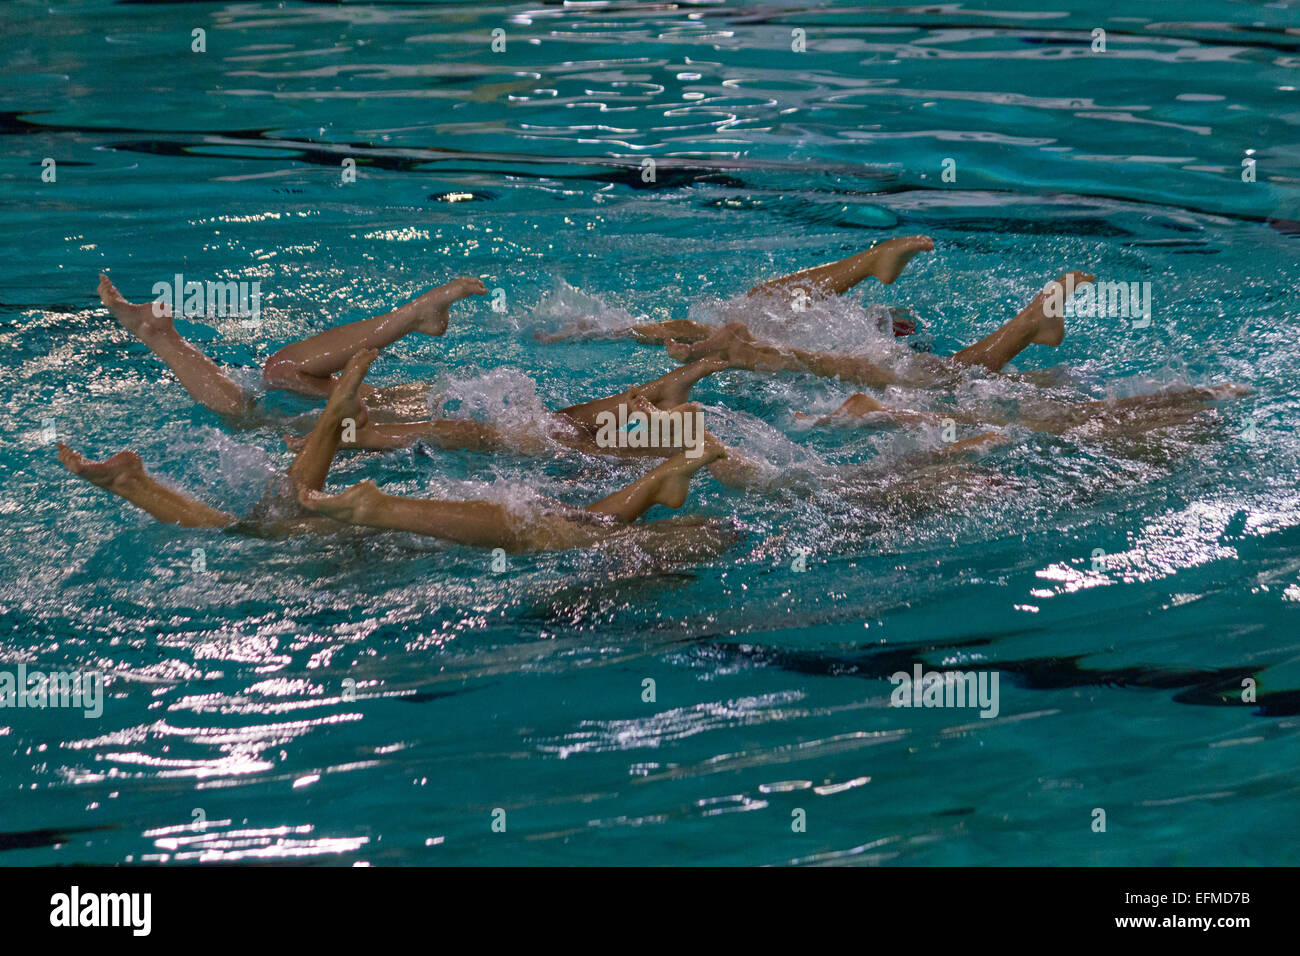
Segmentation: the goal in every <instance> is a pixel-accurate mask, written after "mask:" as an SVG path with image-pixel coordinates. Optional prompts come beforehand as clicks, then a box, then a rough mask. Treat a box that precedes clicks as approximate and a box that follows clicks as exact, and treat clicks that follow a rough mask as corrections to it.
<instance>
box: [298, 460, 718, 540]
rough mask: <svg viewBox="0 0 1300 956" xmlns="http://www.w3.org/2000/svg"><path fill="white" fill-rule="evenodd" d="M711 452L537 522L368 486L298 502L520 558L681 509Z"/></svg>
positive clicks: (555, 506) (309, 495)
mask: <svg viewBox="0 0 1300 956" xmlns="http://www.w3.org/2000/svg"><path fill="white" fill-rule="evenodd" d="M710 454H721V451H720V450H716V451H715V452H706V453H705V454H704V455H701V456H700V457H698V458H696V459H693V460H692V459H688V458H686V456H685V455H678V456H677V457H675V458H673V459H672V460H670V461H668V462H665V463H664V464H662V465H660V466H658V467H657V468H655V469H654V470H652V471H651V472H650V473H649V474H647V475H645V476H643V477H642V478H639V479H637V480H636V481H635V482H633V483H632V484H631V485H629V486H628V487H627V488H624V489H622V491H619V492H616V493H615V494H613V495H610V496H609V497H607V498H604V499H601V500H600V501H598V502H596V503H595V504H593V505H590V506H589V507H588V508H587V509H585V510H584V509H578V508H572V507H569V506H568V505H565V504H562V503H560V502H558V501H557V502H551V503H549V505H548V513H546V514H544V515H541V516H538V517H535V518H526V519H520V518H519V517H518V516H516V515H514V514H512V513H511V512H510V510H509V509H507V508H506V507H505V506H504V505H502V504H498V503H497V502H494V501H484V500H474V501H448V500H440V499H430V498H403V497H398V496H395V495H387V494H384V492H382V491H380V490H379V488H378V487H376V486H375V484H374V483H373V482H369V481H363V482H361V483H360V484H357V485H353V486H352V487H351V488H349V489H347V490H346V491H344V492H342V493H341V494H337V495H324V494H321V493H319V492H315V491H311V490H308V489H304V490H303V491H302V492H301V493H300V501H301V502H302V504H303V506H304V507H306V508H308V509H310V510H312V511H316V512H319V513H320V514H324V515H328V516H329V517H331V518H333V519H335V520H336V521H341V522H344V523H347V524H355V525H363V526H366V527H371V528H385V529H389V530H394V531H408V532H412V533H415V534H422V535H429V536H430V537H435V538H443V539H445V540H448V541H454V542H457V543H459V544H466V545H471V546H474V547H483V548H504V549H505V550H507V551H514V552H518V551H536V550H554V549H563V548H572V547H583V546H587V545H590V544H593V543H596V542H598V541H600V540H601V539H602V538H605V537H608V536H609V535H610V534H611V533H613V532H614V531H615V530H616V529H617V528H619V527H620V526H621V525H623V524H625V523H627V522H631V521H633V520H635V519H636V518H637V517H638V516H640V515H641V514H642V513H643V512H645V511H646V510H647V509H648V508H650V507H651V506H652V505H655V504H664V505H667V506H668V507H674V508H675V507H680V505H681V504H682V503H683V501H684V499H685V489H686V486H687V485H688V484H689V482H690V476H691V475H692V474H694V473H695V472H696V471H697V470H699V468H701V467H703V465H705V464H707V463H708V461H710V460H711V458H710ZM600 516H604V517H605V518H606V520H604V521H602V520H600Z"/></svg>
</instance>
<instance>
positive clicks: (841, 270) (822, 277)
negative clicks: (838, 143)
mask: <svg viewBox="0 0 1300 956" xmlns="http://www.w3.org/2000/svg"><path fill="white" fill-rule="evenodd" d="M933 250H934V242H933V241H932V240H931V239H930V237H929V236H904V237H902V238H899V239H888V240H886V241H884V242H881V243H877V244H876V245H874V246H872V247H871V248H870V249H868V250H866V251H865V252H859V253H858V254H857V255H855V256H849V258H847V259H841V260H840V261H838V262H832V263H829V264H827V265H824V266H814V267H813V268H811V269H803V270H801V271H799V272H794V273H791V274H790V275H787V276H781V277H780V278H777V279H769V280H768V281H766V282H763V283H761V284H759V285H756V286H754V288H752V289H750V290H749V295H750V296H768V297H781V298H788V297H789V296H790V295H791V293H793V292H795V291H796V290H799V289H802V290H804V291H806V292H808V293H809V294H810V295H813V296H830V295H843V294H844V293H845V292H848V291H849V289H851V288H853V287H854V286H855V285H857V284H858V283H859V282H861V281H862V280H863V279H866V278H868V277H870V276H875V277H876V278H877V279H879V280H880V281H881V282H883V283H885V284H886V285H890V284H891V283H893V282H895V281H896V280H897V279H898V277H899V276H900V275H902V274H903V270H904V269H905V268H907V264H908V263H909V262H910V261H911V260H912V257H913V256H915V255H916V254H917V253H918V252H931V251H933ZM678 341H679V342H680V341H682V340H681V339H678Z"/></svg>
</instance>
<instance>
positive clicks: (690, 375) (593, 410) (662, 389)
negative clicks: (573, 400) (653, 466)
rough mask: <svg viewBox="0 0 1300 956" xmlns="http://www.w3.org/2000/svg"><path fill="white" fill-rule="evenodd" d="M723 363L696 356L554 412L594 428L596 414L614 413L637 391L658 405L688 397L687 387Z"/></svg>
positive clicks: (673, 404) (667, 405)
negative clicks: (665, 371) (622, 388)
mask: <svg viewBox="0 0 1300 956" xmlns="http://www.w3.org/2000/svg"><path fill="white" fill-rule="evenodd" d="M727 367H728V365H727V362H726V360H725V359H722V358H720V357H716V356H711V357H709V358H704V359H700V360H699V361H696V362H690V363H688V364H686V365H683V366H682V367H681V368H677V369H673V370H672V371H671V372H669V373H668V374H667V375H661V376H660V377H659V378H656V379H654V380H653V381H650V382H646V383H645V384H643V385H633V386H632V387H631V388H629V389H628V390H627V391H625V392H619V393H618V394H617V395H611V396H609V397H608V398H598V399H595V400H594V401H590V402H584V403H582V404H581V405H570V406H569V407H568V408H564V409H561V410H560V411H559V412H557V413H556V414H558V415H563V416H565V417H566V418H568V419H570V420H572V421H573V422H575V423H577V424H579V425H582V426H584V427H586V428H595V427H597V422H596V416H598V415H600V414H601V413H603V412H610V411H612V412H614V413H616V414H617V412H618V406H619V405H621V404H626V403H627V402H629V401H631V400H632V399H633V398H634V397H635V396H638V395H639V396H641V397H642V398H644V399H646V400H648V401H650V402H652V403H653V404H654V405H656V406H658V407H659V408H675V407H676V406H678V405H681V404H683V403H685V402H687V401H690V397H691V389H692V388H694V387H695V385H696V384H697V383H699V382H700V381H702V380H703V379H705V378H707V377H708V376H710V375H712V374H713V373H714V372H720V371H722V370H723V369H725V368H727Z"/></svg>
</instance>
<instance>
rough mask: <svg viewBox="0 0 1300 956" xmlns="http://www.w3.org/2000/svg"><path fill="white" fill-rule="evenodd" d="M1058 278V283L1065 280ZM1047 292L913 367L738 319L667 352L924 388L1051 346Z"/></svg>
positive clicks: (1054, 320)
mask: <svg viewBox="0 0 1300 956" xmlns="http://www.w3.org/2000/svg"><path fill="white" fill-rule="evenodd" d="M1074 276H1075V280H1076V285H1078V284H1082V283H1084V282H1091V281H1092V279H1093V277H1092V276H1090V275H1087V274H1085V273H1082V272H1076V273H1074ZM1065 279H1066V277H1065V276H1062V277H1061V279H1059V280H1058V282H1065ZM1046 299H1047V293H1046V290H1044V292H1040V293H1039V294H1038V296H1036V297H1035V298H1034V300H1033V301H1032V302H1031V303H1030V304H1029V305H1028V306H1026V307H1025V308H1024V309H1022V310H1021V312H1020V313H1019V314H1018V315H1017V316H1016V317H1015V318H1014V319H1011V320H1010V321H1009V322H1007V323H1005V324H1004V325H1003V326H1002V327H1001V328H1000V329H998V331H996V332H994V333H993V334H992V335H989V336H987V337H985V338H984V339H982V340H980V341H979V342H977V343H975V344H974V345H972V346H970V347H968V348H965V349H963V350H962V351H960V352H958V353H957V354H955V355H952V356H948V357H947V358H935V357H933V356H927V355H916V356H914V366H915V367H914V368H913V369H909V370H905V371H896V370H894V369H890V368H886V367H884V366H881V365H878V364H877V363H875V362H872V361H871V360H870V359H866V358H863V357H861V356H857V355H848V354H843V353H837V352H810V351H806V350H804V349H797V348H786V347H783V346H778V345H775V344H773V343H770V342H762V341H760V340H759V339H757V338H755V337H754V335H753V333H751V332H750V331H749V329H748V328H747V327H746V326H745V325H744V323H741V322H730V323H728V324H727V325H725V326H723V327H722V328H721V329H718V330H717V331H715V332H714V333H713V334H712V335H710V336H709V337H708V338H707V339H703V340H701V341H698V342H695V343H693V344H689V345H688V344H686V343H684V342H669V343H668V354H669V355H671V356H672V357H673V358H675V359H677V360H678V361H679V362H692V361H697V360H698V359H701V358H705V357H708V356H717V357H719V358H722V359H724V360H725V361H727V362H728V363H729V364H730V365H731V366H732V367H733V368H745V369H751V370H753V371H760V372H774V371H805V372H811V373H812V374H814V375H818V376H821V377H823V378H840V379H843V380H844V381H846V382H851V383H853V384H855V385H866V386H868V387H871V388H884V387H885V386H887V385H911V386H917V387H926V386H933V385H940V384H945V383H947V382H949V381H951V380H952V373H953V371H954V368H953V367H954V366H960V365H980V366H983V367H984V368H987V369H988V370H990V371H994V372H997V371H1001V369H1002V368H1003V367H1004V366H1005V365H1006V364H1007V362H1009V361H1011V359H1012V358H1014V357H1015V356H1016V355H1017V354H1019V353H1020V352H1021V351H1022V350H1023V349H1025V348H1028V347H1029V346H1030V345H1031V344H1038V345H1048V346H1055V345H1059V344H1060V343H1061V341H1062V340H1063V339H1064V337H1065V322H1064V319H1062V318H1060V317H1059V316H1058V317H1053V316H1049V315H1047V314H1046V310H1045V309H1044V304H1045V301H1046Z"/></svg>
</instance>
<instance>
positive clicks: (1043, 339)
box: [951, 272, 1096, 372]
mask: <svg viewBox="0 0 1300 956" xmlns="http://www.w3.org/2000/svg"><path fill="white" fill-rule="evenodd" d="M1072 276H1073V280H1074V286H1075V287H1077V286H1080V285H1083V284H1084V283H1087V282H1092V281H1093V280H1094V279H1096V276H1092V275H1088V274H1087V273H1086V272H1074V273H1072ZM1069 279H1070V276H1069V275H1064V276H1061V278H1059V279H1057V280H1056V282H1055V283H1052V284H1049V285H1048V287H1047V288H1046V289H1044V290H1043V291H1042V292H1040V293H1038V295H1036V296H1034V300H1033V301H1032V302H1030V303H1029V305H1027V306H1025V307H1024V308H1023V309H1021V310H1020V313H1019V314H1018V315H1017V316H1016V317H1015V318H1014V319H1012V320H1011V321H1009V322H1007V323H1006V324H1005V325H1003V326H1002V327H1001V328H1000V329H998V330H997V331H996V332H994V333H993V334H992V335H989V336H986V337H985V338H983V339H981V340H980V341H978V342H976V343H975V344H974V345H971V346H968V347H967V348H964V349H962V350H961V351H960V352H958V353H956V354H955V355H953V356H952V359H951V360H952V361H953V362H956V363H957V364H959V365H982V366H984V367H985V368H986V369H988V370H989V371H990V372H1000V371H1002V369H1003V367H1004V366H1005V365H1006V364H1007V363H1008V362H1010V361H1011V360H1012V359H1013V358H1015V357H1016V356H1017V355H1019V354H1020V353H1021V352H1022V351H1023V350H1024V349H1026V348H1028V347H1029V346H1030V345H1031V344H1032V345H1048V346H1057V345H1060V344H1061V342H1062V340H1063V339H1064V338H1065V318H1064V317H1063V316H1060V315H1049V314H1048V310H1047V308H1046V305H1047V302H1048V300H1049V297H1050V290H1051V288H1052V285H1059V286H1064V287H1066V288H1069V287H1070V286H1069V285H1068V280H1069Z"/></svg>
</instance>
